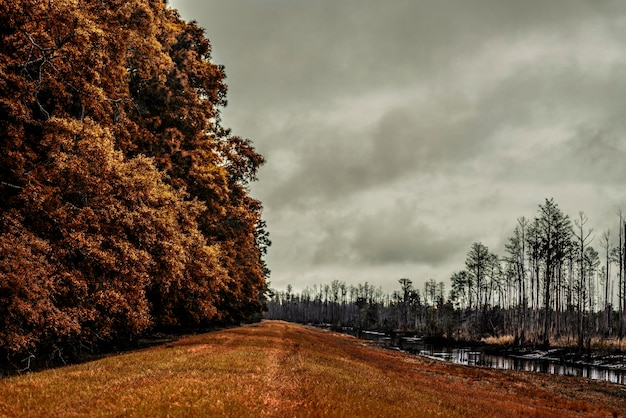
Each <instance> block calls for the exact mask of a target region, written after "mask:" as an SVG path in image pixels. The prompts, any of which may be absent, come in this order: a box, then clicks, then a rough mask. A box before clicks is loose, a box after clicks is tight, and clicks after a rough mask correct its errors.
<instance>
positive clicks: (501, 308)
mask: <svg viewBox="0 0 626 418" xmlns="http://www.w3.org/2000/svg"><path fill="white" fill-rule="evenodd" d="M617 217H618V219H619V223H618V229H617V233H615V234H614V235H613V236H615V237H617V240H616V241H617V242H614V241H613V240H612V238H611V237H612V235H611V231H609V230H607V231H604V232H603V233H602V234H601V237H600V238H599V239H597V240H594V237H595V235H594V234H593V231H592V230H591V229H590V228H588V226H587V222H588V219H587V217H586V216H585V215H584V213H582V212H581V213H579V214H578V217H577V218H576V219H575V220H574V221H573V222H572V221H571V219H570V218H569V216H568V215H565V214H563V212H562V211H561V210H560V209H559V207H558V205H557V204H556V203H555V202H554V200H553V199H546V200H545V202H544V203H543V204H541V205H539V210H538V213H537V216H536V217H535V218H534V219H533V220H532V221H530V220H528V219H527V218H525V217H521V218H519V219H518V222H517V225H516V227H515V229H514V231H513V233H512V236H511V237H510V238H509V240H508V242H507V244H506V247H505V248H506V253H505V254H504V255H497V254H494V253H492V252H491V251H490V250H489V249H488V248H487V247H486V246H485V245H483V244H482V243H479V242H476V243H474V244H472V246H471V248H470V250H469V252H468V254H467V258H466V261H465V268H464V269H463V270H461V271H459V272H455V273H454V274H452V277H451V278H450V281H451V289H450V291H449V292H448V293H447V294H446V292H445V288H444V287H445V286H444V283H443V282H436V281H435V280H432V279H431V280H428V281H427V282H426V283H425V285H424V288H423V289H416V288H415V287H414V286H413V282H412V281H411V280H409V279H407V278H403V279H400V280H399V284H400V289H399V290H397V291H394V292H392V293H390V294H389V293H384V292H383V291H382V290H381V289H380V288H374V287H373V286H371V285H368V284H367V283H366V284H365V285H357V286H347V285H346V284H345V283H344V282H341V281H334V282H332V283H331V284H330V285H323V286H314V287H313V288H312V289H311V288H307V289H305V290H304V291H302V292H301V293H300V294H294V293H292V292H291V291H290V288H288V289H287V291H280V292H276V291H274V292H273V294H272V295H271V298H270V301H269V302H268V313H267V315H268V316H269V317H270V318H281V319H287V320H291V321H297V322H312V323H328V324H333V325H336V326H352V327H357V328H360V329H378V330H393V329H402V330H412V331H415V332H418V333H422V334H426V335H437V336H446V337H450V338H461V339H480V338H483V337H488V336H493V337H498V336H503V335H510V336H513V337H514V342H515V343H516V344H519V345H523V344H539V345H543V346H548V345H550V344H554V343H558V344H562V343H564V342H565V343H567V344H576V345H577V346H578V347H579V348H580V349H582V348H584V347H585V346H588V345H589V343H590V340H591V339H592V338H612V337H617V338H622V337H623V336H624V332H626V315H625V312H624V311H625V307H626V283H625V274H624V271H625V265H626V256H625V248H626V240H625V239H624V233H625V232H626V223H624V218H623V216H622V213H621V212H618V214H617ZM616 223H617V222H616ZM592 242H597V243H598V244H599V247H600V251H598V250H596V249H595V247H594V246H593V245H592Z"/></svg>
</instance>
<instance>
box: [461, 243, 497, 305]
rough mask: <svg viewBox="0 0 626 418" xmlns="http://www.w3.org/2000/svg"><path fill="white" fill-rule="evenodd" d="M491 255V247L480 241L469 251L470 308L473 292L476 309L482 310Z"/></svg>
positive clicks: (466, 263)
mask: <svg viewBox="0 0 626 418" xmlns="http://www.w3.org/2000/svg"><path fill="white" fill-rule="evenodd" d="M490 257H491V253H490V252H489V248H487V247H486V246H485V245H483V244H482V243H480V242H475V243H473V244H472V247H471V249H470V251H469V253H467V258H466V259H465V267H466V268H467V272H468V273H469V274H470V276H471V280H470V281H469V282H468V284H469V286H468V294H469V307H470V309H471V308H472V293H473V294H474V295H475V297H476V299H475V302H476V310H477V311H478V310H480V308H481V306H482V305H483V290H484V288H485V280H486V277H487V268H488V265H489V262H490Z"/></svg>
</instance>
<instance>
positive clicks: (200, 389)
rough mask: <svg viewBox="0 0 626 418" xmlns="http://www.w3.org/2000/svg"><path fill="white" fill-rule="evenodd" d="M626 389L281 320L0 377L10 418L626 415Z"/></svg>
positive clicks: (0, 405) (2, 412) (1, 410)
mask: <svg viewBox="0 0 626 418" xmlns="http://www.w3.org/2000/svg"><path fill="white" fill-rule="evenodd" d="M625 405H626V390H625V388H624V387H622V386H618V385H612V384H609V383H603V382H594V381H589V380H585V379H577V378H569V377H558V376H556V377H555V376H547V375H540V374H532V373H523V372H510V371H509V372H507V371H499V370H489V369H481V368H474V367H468V366H460V365H453V364H449V363H443V362H439V361H435V360H429V359H423V358H418V357H414V356H409V355H405V354H402V353H398V352H392V351H386V350H382V349H378V348H376V347H372V346H369V345H367V344H366V343H364V342H363V341H360V340H357V339H355V338H351V337H348V336H343V335H339V334H335V333H331V332H325V331H320V330H316V329H312V328H307V327H303V326H299V325H294V324H288V323H284V322H278V321H266V322H263V323H261V324H257V325H250V326H245V327H241V328H236V329H230V330H224V331H220V332H215V333H210V334H204V335H198V336H194V337H190V338H186V339H183V340H180V341H178V342H176V343H172V344H167V345H164V346H160V347H155V348H152V349H148V350H143V351H137V352H134V353H128V354H124V355H119V356H113V357H108V358H105V359H101V360H98V361H94V362H91V363H86V364H81V365H76V366H70V367H65V368H60V369H55V370H47V371H44V372H40V373H33V374H29V375H25V376H18V377H12V378H8V379H4V380H1V381H0V416H7V417H37V416H41V417H44V416H45V417H91V416H151V417H158V416H162V417H164V416H171V417H193V416H234V417H246V416H276V417H285V416H287V417H289V416H297V417H301V416H302V417H306V416H311V417H315V416H339V417H353V416H367V417H376V416H381V417H394V416H403V417H408V416H416V417H430V416H444V417H455V416H458V417H461V416H462V417H468V416H469V417H473V416H474V417H488V416H497V417H500V416H544V417H566V416H581V415H587V416H619V414H620V413H623V411H624V409H625Z"/></svg>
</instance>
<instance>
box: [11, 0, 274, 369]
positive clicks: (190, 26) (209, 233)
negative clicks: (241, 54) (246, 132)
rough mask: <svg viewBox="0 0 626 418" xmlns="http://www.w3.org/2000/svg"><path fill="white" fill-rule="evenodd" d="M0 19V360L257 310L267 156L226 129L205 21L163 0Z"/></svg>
mask: <svg viewBox="0 0 626 418" xmlns="http://www.w3.org/2000/svg"><path fill="white" fill-rule="evenodd" d="M0 16H1V17H2V18H1V19H0V38H1V39H2V44H1V45H0V92H1V95H0V132H2V136H3V138H2V141H1V142H0V356H1V359H2V360H0V361H2V362H13V364H15V361H16V360H15V359H19V358H22V357H23V356H24V355H25V354H26V353H30V354H31V355H34V356H35V357H36V358H38V359H40V360H42V361H47V360H51V358H52V357H56V358H57V360H58V359H60V360H64V359H67V358H68V357H72V356H75V355H78V354H79V353H80V351H81V350H93V349H94V347H99V346H100V347H101V346H103V345H107V344H111V343H119V342H124V341H126V342H128V341H132V340H134V339H136V338H137V337H138V336H139V335H141V334H142V333H144V332H146V331H147V330H174V329H180V328H189V327H201V326H207V325H210V324H213V323H215V322H233V321H240V320H242V319H246V318H249V317H250V316H251V315H253V314H255V313H257V312H259V311H260V309H261V307H262V296H263V293H264V291H265V290H266V284H265V278H266V276H267V274H268V270H267V268H266V266H265V264H264V262H263V255H264V253H265V248H266V247H267V245H269V240H268V238H267V232H266V230H265V224H264V223H263V221H262V220H261V210H262V208H261V204H260V202H258V201H257V200H255V199H253V198H251V197H250V195H249V193H248V185H249V184H250V182H252V181H254V180H255V179H256V172H257V169H258V168H259V166H260V165H261V164H262V163H263V158H262V157H261V156H260V155H259V154H257V153H256V152H255V150H254V148H253V146H252V144H251V143H250V141H248V140H244V139H241V138H239V137H237V136H233V135H231V133H230V131H229V130H227V129H225V128H223V127H222V126H221V124H220V117H219V108H220V107H221V106H225V105H226V100H225V95H226V86H225V84H224V77H225V74H224V69H223V68H222V67H221V66H219V65H216V64H214V63H213V62H211V55H210V54H211V47H210V44H209V41H208V39H206V37H205V36H204V32H203V29H201V28H200V27H198V26H197V25H196V24H195V23H187V22H185V21H183V20H181V19H180V17H179V15H178V13H177V12H176V11H175V10H172V9H170V8H168V7H167V6H166V5H165V2H164V1H162V0H124V1H121V0H110V1H89V0H86V1H65V0H51V1H36V0H15V1H11V2H0ZM17 365H18V366H19V363H18V364H17Z"/></svg>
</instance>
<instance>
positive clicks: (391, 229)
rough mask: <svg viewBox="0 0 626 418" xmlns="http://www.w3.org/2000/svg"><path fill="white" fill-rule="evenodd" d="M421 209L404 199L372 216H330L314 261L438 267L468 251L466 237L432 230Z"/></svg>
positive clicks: (321, 262)
mask: <svg viewBox="0 0 626 418" xmlns="http://www.w3.org/2000/svg"><path fill="white" fill-rule="evenodd" d="M419 211H420V209H419V207H418V205H416V204H415V203H411V202H403V201H401V202H399V203H394V204H393V206H392V207H391V208H389V209H384V210H381V211H378V212H376V213H373V214H369V215H362V214H358V213H352V214H349V215H347V216H340V217H337V218H335V219H332V220H328V219H327V220H326V221H323V222H322V225H323V228H324V231H323V234H324V239H323V240H322V241H321V242H320V243H319V245H318V246H317V248H318V250H317V252H316V254H315V256H314V261H315V262H316V263H320V264H327V263H330V264H332V263H338V262H341V263H352V264H366V265H388V264H398V263H413V264H420V263H422V264H425V265H429V266H439V265H441V264H442V263H444V262H446V261H448V260H449V259H450V258H451V257H452V256H454V255H457V254H458V253H459V251H461V252H463V251H464V250H465V246H466V244H467V242H468V239H467V238H466V237H463V238H461V237H459V236H458V234H456V233H450V232H449V231H448V233H447V234H442V233H441V231H436V230H434V229H432V228H431V227H429V226H428V225H426V224H424V223H423V222H421V221H420V220H419V217H420V213H419Z"/></svg>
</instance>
